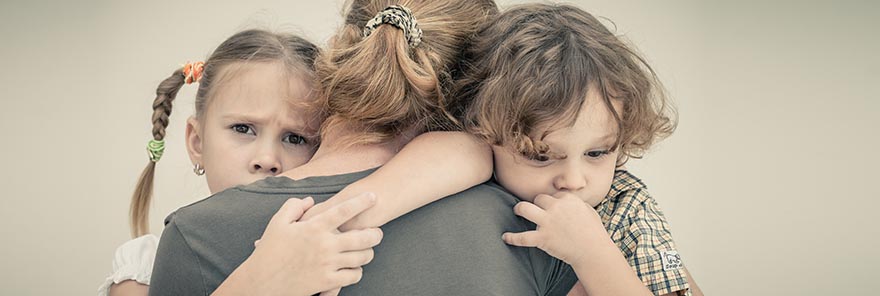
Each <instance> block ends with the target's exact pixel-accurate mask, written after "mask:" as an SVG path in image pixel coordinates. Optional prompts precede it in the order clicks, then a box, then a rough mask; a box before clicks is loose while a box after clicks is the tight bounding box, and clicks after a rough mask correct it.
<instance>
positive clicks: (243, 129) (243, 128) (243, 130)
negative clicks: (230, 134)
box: [232, 124, 257, 135]
mask: <svg viewBox="0 0 880 296" xmlns="http://www.w3.org/2000/svg"><path fill="white" fill-rule="evenodd" d="M232 130H233V131H235V132H236V133H240V134H250V135H256V134H257V133H256V132H255V131H254V129H253V128H251V127H250V126H249V125H246V124H236V125H233V126H232Z"/></svg>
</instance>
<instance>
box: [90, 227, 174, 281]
mask: <svg viewBox="0 0 880 296" xmlns="http://www.w3.org/2000/svg"><path fill="white" fill-rule="evenodd" d="M158 246H159V238H158V237H156V236H155V235H152V234H147V235H144V236H141V237H139V238H135V239H132V240H129V241H127V242H125V243H124V244H122V245H121V246H119V247H118V248H116V256H115V257H114V258H113V273H112V274H110V276H108V277H107V278H106V279H105V280H104V282H103V283H102V284H101V286H100V287H98V296H107V295H109V293H110V286H111V285H113V284H118V283H121V282H123V281H126V280H135V281H137V282H138V283H141V284H144V285H149V284H150V277H151V276H152V271H153V261H154V260H155V259H156V249H157V248H158Z"/></svg>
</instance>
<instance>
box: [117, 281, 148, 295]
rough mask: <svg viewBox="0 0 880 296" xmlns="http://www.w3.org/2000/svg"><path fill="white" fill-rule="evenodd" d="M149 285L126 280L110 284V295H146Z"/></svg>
mask: <svg viewBox="0 0 880 296" xmlns="http://www.w3.org/2000/svg"><path fill="white" fill-rule="evenodd" d="M149 290H150V286H148V285H144V284H141V283H138V282H136V281H134V280H127V281H124V282H121V283H118V284H113V285H112V286H110V296H147V294H148V293H149Z"/></svg>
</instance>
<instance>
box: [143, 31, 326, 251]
mask: <svg viewBox="0 0 880 296" xmlns="http://www.w3.org/2000/svg"><path fill="white" fill-rule="evenodd" d="M317 55H318V47H317V46H315V45H314V44H312V43H311V42H309V41H307V40H305V39H303V38H300V37H298V36H295V35H291V34H282V33H272V32H268V31H264V30H246V31H242V32H239V33H237V34H235V35H232V36H231V37H229V38H228V39H226V40H225V41H223V43H222V44H220V46H218V47H217V49H215V50H214V52H213V53H212V54H211V56H210V57H209V58H208V60H207V61H205V69H204V74H202V78H201V80H200V81H199V89H198V91H197V93H196V103H195V112H196V117H197V118H202V117H203V116H204V112H205V108H206V106H207V104H208V100H209V99H210V98H211V96H212V95H213V92H212V90H213V89H214V84H215V83H217V82H218V81H216V80H215V79H218V78H219V77H220V76H221V75H220V74H221V72H222V70H223V69H224V68H226V67H227V66H228V65H230V64H233V63H240V62H268V61H277V62H282V63H284V65H285V66H286V68H287V69H290V70H291V71H296V72H297V74H298V75H300V77H303V78H304V79H307V80H309V81H310V82H311V80H312V79H313V77H314V63H315V57H317ZM184 79H185V77H184V73H183V69H176V70H174V72H172V73H171V76H170V77H168V78H166V79H165V80H163V81H162V82H161V83H160V84H159V87H158V88H157V89H156V98H155V99H154V100H153V117H152V123H153V130H152V134H153V139H154V140H156V141H161V140H163V139H165V128H166V127H168V117H169V116H171V107H172V106H171V103H172V102H173V101H174V98H175V97H176V96H177V92H178V91H179V90H180V88H181V87H182V86H183V84H184ZM155 168H156V163H155V162H153V161H150V162H148V163H147V167H146V168H144V171H143V172H142V173H141V176H140V178H138V182H137V185H136V186H135V190H134V194H133V196H132V198H131V208H130V209H129V217H130V226H131V235H132V237H139V236H142V235H144V234H147V233H149V232H150V228H149V223H148V221H147V218H148V217H149V214H150V202H151V199H152V196H153V175H154V172H155Z"/></svg>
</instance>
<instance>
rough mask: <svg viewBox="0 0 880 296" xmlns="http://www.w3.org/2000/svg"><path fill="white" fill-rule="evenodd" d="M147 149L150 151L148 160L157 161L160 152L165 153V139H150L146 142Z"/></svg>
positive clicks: (159, 157) (160, 155) (160, 156)
mask: <svg viewBox="0 0 880 296" xmlns="http://www.w3.org/2000/svg"><path fill="white" fill-rule="evenodd" d="M147 151H149V152H150V161H152V162H158V161H159V159H161V158H162V154H163V153H165V140H158V141H157V140H155V139H153V140H150V142H148V143H147Z"/></svg>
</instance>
